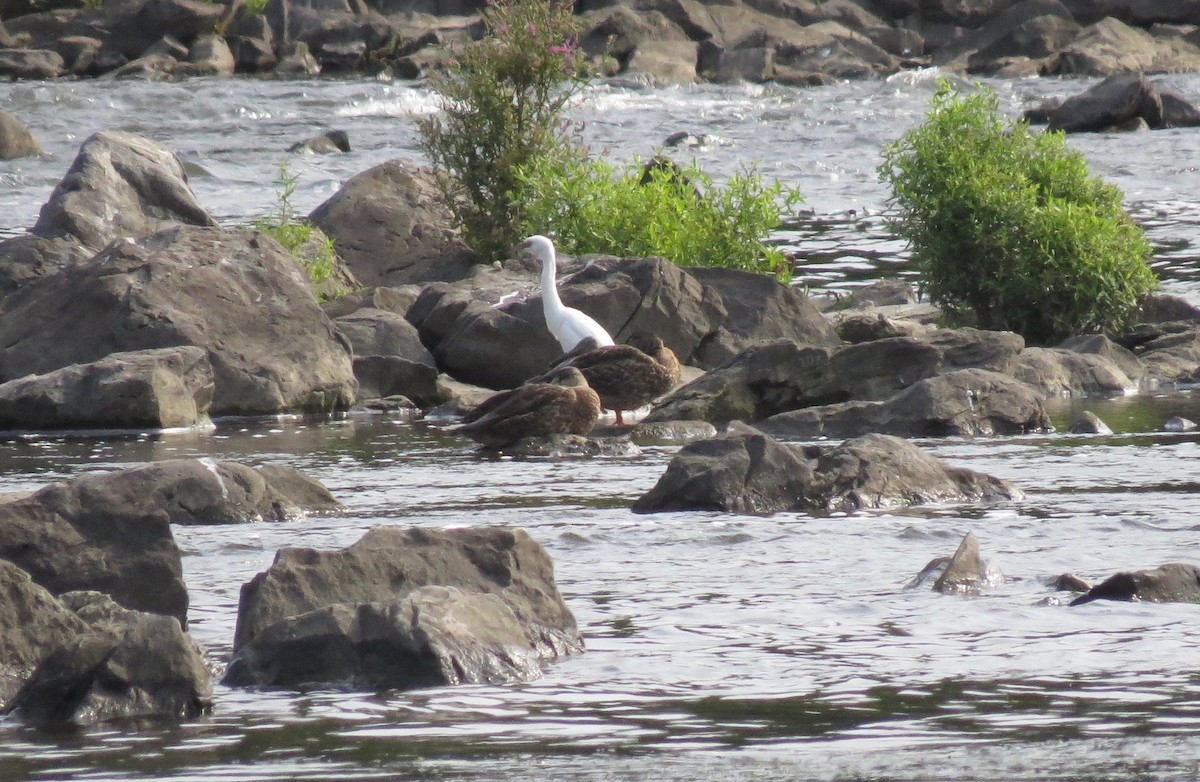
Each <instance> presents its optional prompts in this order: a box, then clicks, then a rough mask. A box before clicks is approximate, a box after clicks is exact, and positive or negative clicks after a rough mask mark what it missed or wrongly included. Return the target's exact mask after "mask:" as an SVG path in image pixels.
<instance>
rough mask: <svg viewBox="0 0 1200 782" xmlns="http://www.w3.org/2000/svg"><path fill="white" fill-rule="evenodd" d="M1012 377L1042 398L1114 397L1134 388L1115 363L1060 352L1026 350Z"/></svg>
mask: <svg viewBox="0 0 1200 782" xmlns="http://www.w3.org/2000/svg"><path fill="white" fill-rule="evenodd" d="M1012 376H1013V377H1014V378H1016V379H1017V380H1020V381H1021V382H1022V383H1025V384H1027V385H1029V386H1030V387H1032V388H1036V389H1038V390H1039V391H1040V392H1041V393H1042V394H1043V395H1045V396H1059V395H1072V394H1099V395H1102V396H1113V395H1120V394H1124V393H1127V392H1128V391H1130V390H1131V389H1134V388H1136V387H1137V383H1136V382H1135V381H1134V380H1133V379H1131V378H1130V377H1129V376H1128V375H1126V374H1125V373H1124V372H1122V371H1121V368H1120V367H1119V366H1117V365H1116V363H1115V362H1114V361H1112V360H1109V359H1108V358H1105V357H1104V356H1102V355H1099V354H1094V353H1080V352H1078V351H1074V350H1065V349H1061V348H1026V349H1025V350H1023V351H1021V355H1020V356H1018V357H1017V362H1016V365H1015V366H1014V367H1013V368H1012ZM1138 376H1139V377H1141V374H1139V375H1138Z"/></svg>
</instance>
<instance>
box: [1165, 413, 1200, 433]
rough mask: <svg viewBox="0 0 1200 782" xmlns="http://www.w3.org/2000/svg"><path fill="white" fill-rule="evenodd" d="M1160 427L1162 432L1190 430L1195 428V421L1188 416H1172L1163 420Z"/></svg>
mask: <svg viewBox="0 0 1200 782" xmlns="http://www.w3.org/2000/svg"><path fill="white" fill-rule="evenodd" d="M1162 428H1163V431H1164V432H1190V431H1192V430H1193V429H1195V428H1196V422H1195V421H1193V420H1191V419H1190V418H1181V417H1179V416H1174V417H1172V418H1168V419H1167V420H1166V421H1163V425H1162Z"/></svg>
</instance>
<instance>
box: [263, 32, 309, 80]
mask: <svg viewBox="0 0 1200 782" xmlns="http://www.w3.org/2000/svg"><path fill="white" fill-rule="evenodd" d="M281 48H282V50H283V54H282V55H281V56H280V57H279V62H278V63H276V65H275V69H274V70H273V71H272V75H273V76H275V77H276V78H283V79H303V78H305V77H307V76H317V75H320V73H321V64H320V63H318V62H317V60H316V58H315V57H313V56H312V53H311V52H310V51H309V50H308V44H306V43H305V42H304V41H296V42H295V43H293V44H291V45H289V46H286V47H281Z"/></svg>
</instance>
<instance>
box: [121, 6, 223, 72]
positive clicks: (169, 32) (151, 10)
mask: <svg viewBox="0 0 1200 782" xmlns="http://www.w3.org/2000/svg"><path fill="white" fill-rule="evenodd" d="M106 11H108V9H107V8H106ZM224 15H225V8H224V6H222V5H221V4H219V3H206V2H203V0H147V2H144V3H141V2H139V3H130V4H128V5H118V6H115V7H114V9H113V10H112V11H111V12H109V13H108V19H107V21H108V22H109V24H110V25H112V26H111V28H110V29H111V32H112V34H111V35H110V36H109V39H108V45H109V46H111V47H112V48H114V49H116V50H117V51H119V52H121V54H123V55H124V56H125V57H127V58H129V59H131V60H132V59H134V58H137V57H142V56H144V55H145V54H146V52H147V50H148V49H150V48H151V47H152V46H154V45H155V44H156V43H157V42H158V41H161V40H162V39H163V38H165V37H171V38H174V39H175V40H177V41H179V42H180V43H181V45H182V46H184V47H185V48H186V47H187V46H190V45H191V44H192V43H193V42H194V41H196V39H197V38H199V37H200V36H203V35H209V34H211V33H212V31H213V30H214V29H215V28H216V27H217V24H218V23H219V22H220V21H221V18H222V16H224ZM185 58H186V55H184V57H183V58H179V59H185Z"/></svg>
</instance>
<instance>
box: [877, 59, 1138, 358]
mask: <svg viewBox="0 0 1200 782" xmlns="http://www.w3.org/2000/svg"><path fill="white" fill-rule="evenodd" d="M998 107H999V100H998V98H997V96H996V95H995V93H994V92H992V91H991V90H988V89H983V90H980V91H977V92H975V93H973V94H971V95H968V96H966V97H963V96H960V95H959V94H958V93H956V92H955V91H954V90H953V89H952V88H951V86H950V85H949V83H948V82H943V83H942V84H941V86H940V88H939V89H938V91H937V94H936V95H935V96H934V99H933V106H932V110H931V111H930V113H929V116H928V117H927V119H926V121H925V122H924V123H923V124H922V125H919V126H917V127H915V128H913V129H911V130H909V131H908V132H907V133H905V134H904V135H903V136H902V137H901V138H900V139H898V140H897V141H895V142H893V143H892V144H890V145H889V146H888V147H887V148H886V149H885V150H884V153H883V158H884V162H883V164H882V165H881V166H880V167H879V175H880V178H881V179H883V180H884V181H886V182H887V183H888V184H890V185H891V188H892V199H893V202H894V204H895V206H896V207H897V212H898V213H897V216H896V217H895V218H894V219H893V221H892V226H893V228H894V229H895V230H896V232H897V233H898V234H899V235H900V236H901V237H902V238H904V239H906V240H907V241H908V242H909V245H910V247H911V249H912V256H913V261H914V263H915V264H916V266H917V268H918V270H919V272H920V274H921V279H922V283H923V285H924V286H925V288H926V290H927V291H928V293H929V295H930V298H931V299H932V300H933V301H934V302H935V303H938V304H941V305H944V306H946V307H947V308H949V309H950V310H951V311H956V310H957V311H959V312H963V311H969V312H971V313H973V314H974V316H975V318H976V321H977V323H978V325H980V326H981V327H983V328H997V329H1010V330H1013V331H1016V332H1018V333H1020V334H1022V335H1024V336H1025V337H1026V338H1027V339H1029V340H1030V341H1031V342H1035V343H1042V344H1049V343H1054V342H1056V341H1059V340H1061V339H1063V338H1065V337H1067V336H1071V335H1073V334H1077V333H1080V332H1082V331H1088V330H1112V329H1118V328H1121V327H1122V326H1124V325H1126V324H1128V322H1129V319H1130V318H1131V317H1132V316H1133V315H1135V314H1136V310H1137V307H1138V304H1139V302H1140V299H1141V298H1142V297H1143V296H1144V295H1145V294H1146V293H1148V292H1150V291H1151V290H1153V288H1154V287H1155V285H1156V284H1157V280H1156V278H1155V276H1154V273H1153V271H1152V270H1151V269H1150V266H1149V263H1148V260H1149V257H1150V246H1149V244H1148V243H1147V242H1146V240H1145V237H1144V236H1143V235H1142V230H1141V229H1140V228H1139V227H1138V226H1137V225H1135V224H1134V223H1133V222H1132V221H1131V220H1130V219H1129V217H1128V216H1127V215H1126V214H1125V212H1124V210H1123V208H1122V205H1121V199H1122V193H1121V191H1120V190H1119V189H1118V188H1117V187H1115V186H1113V185H1110V184H1107V183H1105V182H1104V181H1103V180H1101V179H1100V178H1099V177H1096V176H1094V175H1092V174H1091V173H1090V172H1089V171H1088V167H1087V163H1086V161H1085V160H1084V158H1083V156H1082V155H1081V154H1080V153H1078V152H1076V151H1073V150H1070V149H1068V148H1067V147H1066V146H1065V143H1064V138H1063V135H1062V134H1060V133H1033V132H1031V131H1030V129H1029V126H1028V125H1027V124H1026V123H1024V122H1018V123H1016V124H1014V125H1012V126H1011V127H1006V126H1005V124H1004V123H1003V122H1002V121H1001V120H1000V118H999V112H998Z"/></svg>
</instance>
